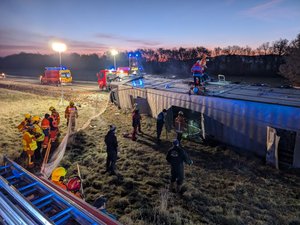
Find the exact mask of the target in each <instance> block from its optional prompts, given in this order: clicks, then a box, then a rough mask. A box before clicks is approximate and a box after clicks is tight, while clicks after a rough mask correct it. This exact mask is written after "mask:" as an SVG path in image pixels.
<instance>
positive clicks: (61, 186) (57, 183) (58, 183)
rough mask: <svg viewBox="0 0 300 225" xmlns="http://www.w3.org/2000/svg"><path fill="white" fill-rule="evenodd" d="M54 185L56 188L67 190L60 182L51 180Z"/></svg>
mask: <svg viewBox="0 0 300 225" xmlns="http://www.w3.org/2000/svg"><path fill="white" fill-rule="evenodd" d="M51 181H52V182H53V183H54V184H56V185H57V186H58V187H60V188H62V189H64V190H67V186H66V185H65V184H64V183H63V182H62V181H55V180H51Z"/></svg>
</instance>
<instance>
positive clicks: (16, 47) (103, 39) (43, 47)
mask: <svg viewBox="0 0 300 225" xmlns="http://www.w3.org/2000/svg"><path fill="white" fill-rule="evenodd" d="M95 37H96V38H98V39H96V40H95V39H94V40H93V41H91V40H87V41H81V40H76V39H71V38H63V37H60V36H55V35H48V34H43V33H38V32H31V31H28V30H16V29H0V43H1V45H0V56H6V55H10V54H16V53H19V52H28V53H37V52H39V53H43V54H52V53H53V50H52V49H51V43H52V42H54V41H61V42H64V43H66V45H67V46H68V50H67V52H77V53H80V54H90V53H97V54H100V53H103V52H106V51H108V50H109V49H110V48H111V47H112V46H114V47H116V48H118V50H120V51H125V50H130V49H131V50H134V49H136V48H147V47H150V48H152V47H158V46H160V45H161V43H159V42H157V41H150V40H142V39H130V38H128V37H122V36H119V35H113V34H105V33H103V34H102V33H98V34H96V35H95ZM124 46H125V47H124Z"/></svg>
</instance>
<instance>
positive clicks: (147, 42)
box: [95, 33, 162, 47]
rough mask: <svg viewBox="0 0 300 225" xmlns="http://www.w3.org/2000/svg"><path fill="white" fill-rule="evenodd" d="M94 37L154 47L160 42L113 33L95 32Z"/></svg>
mask: <svg viewBox="0 0 300 225" xmlns="http://www.w3.org/2000/svg"><path fill="white" fill-rule="evenodd" d="M95 37H96V38H99V39H110V40H116V41H121V42H127V43H133V44H136V45H138V46H143V47H155V46H159V45H161V44H162V43H160V42H158V41H150V40H143V39H131V38H128V37H122V36H120V35H114V34H106V33H97V34H95Z"/></svg>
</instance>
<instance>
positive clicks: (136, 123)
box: [131, 109, 142, 141]
mask: <svg viewBox="0 0 300 225" xmlns="http://www.w3.org/2000/svg"><path fill="white" fill-rule="evenodd" d="M141 119H142V118H141V115H140V113H139V110H138V109H136V110H135V111H134V113H133V114H132V127H133V131H132V137H131V139H132V140H133V141H136V135H137V131H138V129H139V132H140V133H142V131H141V130H140V127H141Z"/></svg>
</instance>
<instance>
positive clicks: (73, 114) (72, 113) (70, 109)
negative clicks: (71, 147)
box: [65, 101, 78, 129]
mask: <svg viewBox="0 0 300 225" xmlns="http://www.w3.org/2000/svg"><path fill="white" fill-rule="evenodd" d="M65 118H66V119H67V126H68V125H69V121H71V125H72V128H73V129H75V118H78V110H77V107H76V106H75V105H74V102H72V101H71V102H70V104H69V105H68V106H67V108H66V110H65Z"/></svg>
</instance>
